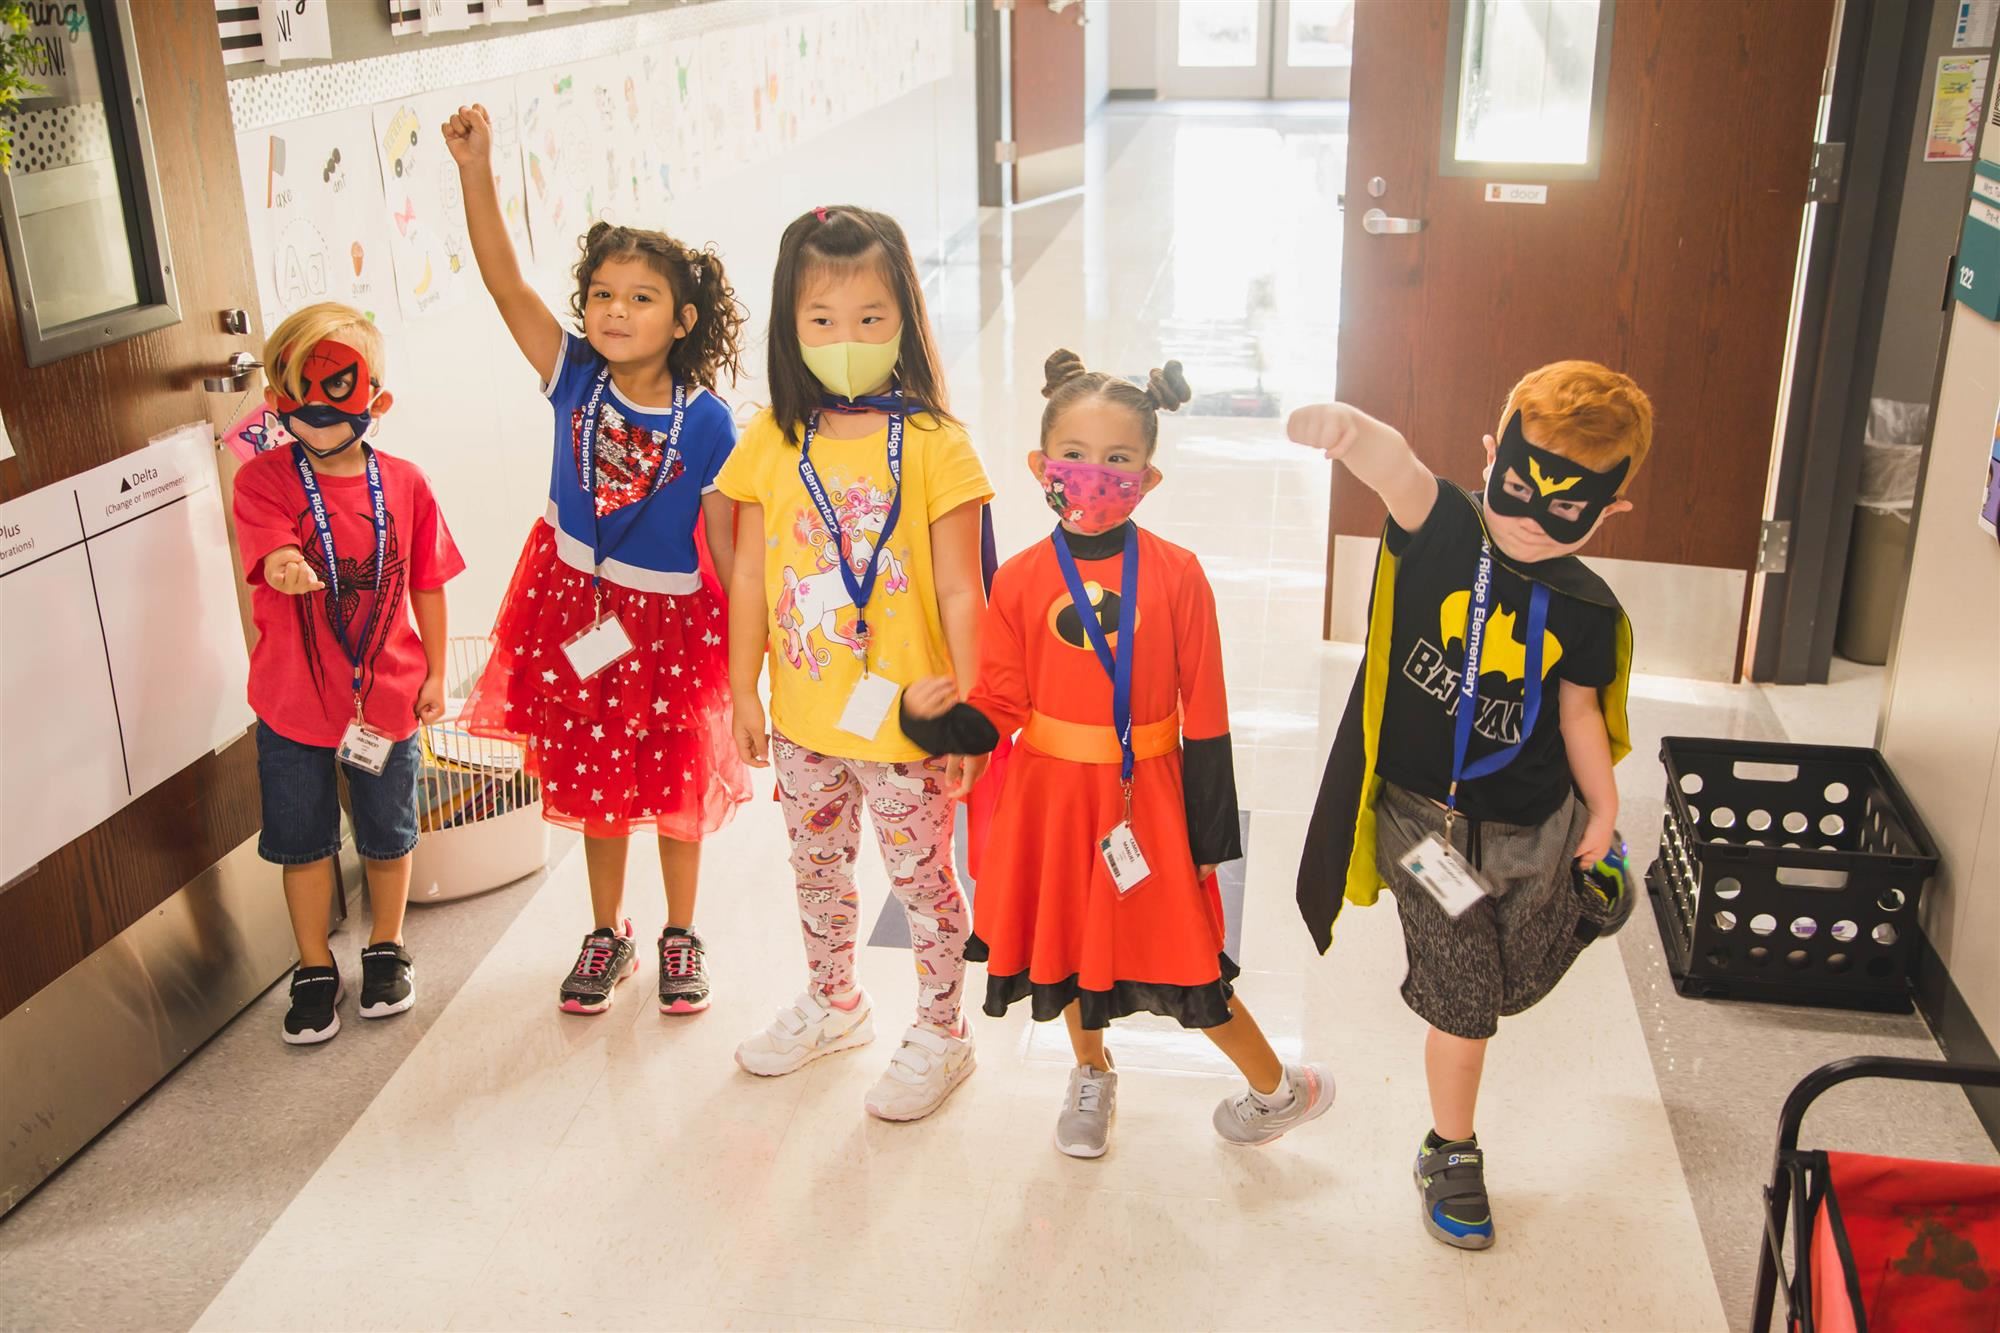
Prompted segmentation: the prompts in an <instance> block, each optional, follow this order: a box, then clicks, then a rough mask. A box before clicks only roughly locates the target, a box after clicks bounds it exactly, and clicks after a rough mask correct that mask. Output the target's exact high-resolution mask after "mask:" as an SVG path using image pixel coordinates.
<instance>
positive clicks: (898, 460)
mask: <svg viewBox="0 0 2000 1333" xmlns="http://www.w3.org/2000/svg"><path fill="white" fill-rule="evenodd" d="M896 397H897V398H898V399H901V397H902V394H901V392H898V393H897V394H896ZM817 434H819V416H818V414H817V413H815V414H814V416H813V419H812V421H811V422H810V423H809V424H808V425H807V426H806V434H805V439H803V440H801V441H800V442H799V480H800V481H803V482H804V483H805V484H806V494H807V495H810V496H811V497H812V502H813V505H814V507H816V508H817V509H818V510H819V516H820V521H821V522H823V523H825V524H826V532H827V535H828V536H829V537H832V538H833V539H834V540H835V541H836V542H838V543H839V544H840V581H841V582H842V583H844V584H846V585H847V595H848V596H849V597H851V598H853V599H854V615H855V620H854V637H855V638H857V639H859V640H860V641H861V648H862V653H863V657H862V660H861V666H862V671H863V674H866V672H867V668H868V659H867V656H866V654H867V651H868V603H869V602H870V601H871V600H872V599H873V598H874V596H875V578H876V576H877V575H878V574H880V573H881V572H882V552H884V551H886V550H888V549H889V539H890V538H891V537H893V536H895V535H896V523H897V521H898V520H899V519H901V518H902V516H903V414H902V413H901V412H900V411H897V412H891V413H889V485H890V487H891V490H890V495H889V516H888V517H887V518H886V519H884V520H883V522H882V536H881V539H880V540H879V541H878V542H876V544H875V549H874V550H873V551H871V552H869V555H868V567H867V568H866V569H864V570H862V571H861V572H860V573H858V574H857V573H856V572H855V570H854V559H853V556H852V555H850V554H849V552H848V549H847V531H846V529H844V528H842V527H841V526H840V511H839V510H837V509H835V508H834V507H833V501H832V500H831V499H829V498H828V497H827V493H826V487H825V486H823V485H821V484H820V479H819V473H817V472H815V471H813V465H812V444H813V437H814V436H815V435H817Z"/></svg>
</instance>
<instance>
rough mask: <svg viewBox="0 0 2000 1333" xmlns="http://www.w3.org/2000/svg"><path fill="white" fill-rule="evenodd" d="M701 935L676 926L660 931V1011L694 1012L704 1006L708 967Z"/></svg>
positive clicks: (668, 1012) (706, 1003)
mask: <svg viewBox="0 0 2000 1333" xmlns="http://www.w3.org/2000/svg"><path fill="white" fill-rule="evenodd" d="M705 952H706V951H705V950H704V948H703V946H702V942H701V936H699V935H697V934H695V933H694V932H693V931H691V930H682V929H681V928H680V927H679V926H668V927H667V928H666V930H665V931H663V932H661V934H660V1012H661V1013H663V1014H698V1013H700V1012H701V1011H702V1010H704V1009H706V1008H708V966H707V963H706V961H705Z"/></svg>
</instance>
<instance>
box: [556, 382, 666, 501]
mask: <svg viewBox="0 0 2000 1333" xmlns="http://www.w3.org/2000/svg"><path fill="white" fill-rule="evenodd" d="M569 434H570V450H571V453H572V456H573V457H574V458H575V460H576V471H577V477H578V478H579V479H581V478H582V476H583V409H582V408H578V409H576V410H575V411H574V412H572V413H570V431H569ZM666 450H667V434H666V432H665V431H659V430H649V429H648V428H646V427H645V426H642V425H638V424H636V423H634V422H631V421H628V420H627V419H626V417H625V414H624V413H622V412H620V411H619V410H618V409H617V408H616V407H615V406H613V405H612V404H611V403H608V402H607V403H605V404H604V405H603V406H602V407H601V408H600V409H599V411H598V418H597V496H596V500H597V515H598V517H599V518H602V517H603V516H604V515H606V514H609V513H611V512H612V511H613V510H616V509H623V508H624V507H625V506H626V505H629V504H636V503H638V502H639V501H640V500H643V499H645V498H646V495H647V492H648V491H650V490H651V489H652V485H653V474H654V473H655V472H657V471H659V468H660V458H661V456H662V455H663V454H665V453H666ZM686 472H687V464H686V462H684V461H683V460H682V458H681V456H680V454H679V452H678V451H676V452H675V453H673V454H672V456H671V457H670V458H669V460H668V462H667V471H666V475H665V476H663V477H661V478H660V485H661V486H662V487H666V486H670V485H672V484H673V483H674V482H675V481H676V480H678V479H679V478H680V477H681V476H682V475H683V474H685V473H686Z"/></svg>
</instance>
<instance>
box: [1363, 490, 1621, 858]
mask: <svg viewBox="0 0 2000 1333" xmlns="http://www.w3.org/2000/svg"><path fill="white" fill-rule="evenodd" d="M1482 536H1483V529H1482V528H1481V526H1480V521H1479V514H1478V511H1477V509H1476V508H1475V507H1474V503H1473V501H1472V500H1471V498H1470V497H1468V496H1467V495H1466V493H1465V492H1464V491H1461V490H1460V489H1459V488H1458V487H1456V486H1454V485H1452V484H1451V483H1450V482H1447V481H1443V480H1440V481H1439V482H1438V498H1437V503H1436V504H1434V505H1433V506H1432V507H1431V512H1430V517H1428V518H1427V519H1425V520H1424V524H1423V526H1422V527H1420V528H1418V529H1417V530H1416V531H1415V532H1414V533H1406V532H1404V531H1403V530H1402V529H1401V528H1398V527H1397V526H1396V525H1395V524H1394V523H1391V524H1390V525H1389V534H1388V542H1389V550H1390V551H1391V552H1392V553H1394V554H1395V555H1396V556H1397V557H1398V561H1397V567H1396V601H1395V622H1394V627H1393V631H1392V634H1391V636H1390V645H1389V682H1388V691H1387V694H1386V695H1385V697H1384V700H1383V706H1382V734H1381V742H1380V746H1379V750H1378V753H1377V754H1376V757H1375V771H1376V772H1377V773H1379V774H1381V775H1382V777H1383V778H1385V779H1387V780H1388V781H1390V782H1393V783H1395V784H1396V785H1397V786H1399V787H1403V788H1405V789H1407V790H1409V791H1413V792H1415V793H1417V794H1418V795H1419V796H1427V797H1430V798H1431V799H1432V800H1436V801H1442V800H1444V799H1445V795H1446V793H1447V792H1448V791H1449V790H1450V788H1451V750H1452V733H1453V729H1454V726H1455V722H1454V719H1455V718H1456V716H1457V711H1458V708H1459V695H1458V691H1459V672H1460V670H1461V668H1462V667H1463V666H1464V664H1465V623H1466V611H1467V609H1468V607H1469V606H1470V604H1471V600H1472V582H1473V577H1474V576H1475V574H1476V573H1477V572H1478V568H1479V547H1480V542H1481V539H1482ZM1528 598H1529V583H1528V581H1527V580H1526V579H1525V578H1523V577H1522V576H1521V575H1520V574H1518V573H1516V572H1515V571H1514V570H1513V569H1510V568H1509V567H1508V565H1507V563H1506V561H1505V557H1503V556H1502V555H1501V554H1500V552H1499V550H1498V549H1497V548H1496V549H1495V550H1494V552H1493V599H1492V602H1491V605H1490V609H1489V611H1488V614H1487V621H1486V647H1485V650H1484V651H1483V652H1482V653H1481V658H1482V659H1483V663H1484V668H1485V669H1484V670H1483V671H1482V673H1481V675H1480V678H1479V703H1478V712H1477V713H1476V714H1475V715H1474V722H1473V728H1472V741H1471V745H1470V747H1469V749H1468V752H1467V756H1466V763H1467V764H1468V766H1469V765H1471V764H1472V763H1474V762H1476V761H1477V760H1479V759H1480V758H1481V757H1483V756H1485V755H1489V754H1492V753H1494V752H1495V751H1497V750H1502V749H1505V748H1506V747H1508V746H1510V745H1512V744H1513V743H1514V742H1515V741H1516V740H1518V739H1520V735H1521V726H1522V721H1523V713H1524V702H1525V701H1524V697H1523V696H1524V691H1523V688H1522V684H1523V681H1522V677H1523V676H1524V675H1525V673H1526V661H1527V644H1526V639H1527V632H1528ZM1617 626H1618V612H1617V611H1615V610H1613V609H1612V608H1611V607H1608V606H1595V605H1592V604H1591V603H1588V602H1583V601H1579V600H1578V599H1576V598H1574V597H1567V596H1564V595H1563V594H1562V593H1560V592H1552V593H1551V594H1550V597H1549V612H1548V623H1547V625H1546V626H1545V628H1544V634H1543V640H1542V672H1543V685H1542V700H1541V707H1540V709H1539V711H1538V713H1537V716H1536V720H1535V726H1534V730H1533V731H1532V732H1531V733H1530V734H1529V736H1528V742H1527V744H1526V745H1524V746H1523V747H1522V748H1521V752H1520V754H1518V755H1516V756H1515V758H1514V761H1513V762H1512V763H1510V764H1509V765H1507V767H1505V768H1503V769H1501V770H1500V771H1499V772H1497V773H1495V774H1492V775H1491V776H1489V777H1484V778H1478V779H1475V780H1473V781H1470V782H1466V783H1463V784H1461V785H1460V787H1459V792H1458V808H1459V811H1460V813H1462V814H1464V815H1466V816H1467V817H1468V818H1472V819H1491V820H1498V821H1500V822H1501V823H1506V824H1539V823H1541V822H1542V821H1543V820H1545V819H1547V818H1548V817H1549V816H1550V815H1552V814H1554V813H1555V812H1556V811H1557V810H1558V809H1560V808H1561V806H1562V803H1563V798H1564V797H1566V796H1567V795H1568V794H1569V791H1570V788H1571V785H1572V779H1571V777H1570V771H1569V757H1568V755H1567V753H1566V752H1565V751H1564V748H1563V739H1562V687H1561V682H1563V681H1569V682H1571V683H1572V684H1575V685H1582V686H1586V687H1588V688H1591V689H1596V688H1599V687H1601V686H1604V685H1607V684H1609V683H1610V682H1611V679H1612V677H1613V675H1614V674H1615V673H1616V670H1617V649H1616V644H1617Z"/></svg>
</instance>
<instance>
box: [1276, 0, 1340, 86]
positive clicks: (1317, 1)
mask: <svg viewBox="0 0 2000 1333" xmlns="http://www.w3.org/2000/svg"><path fill="white" fill-rule="evenodd" d="M1291 11H1292V12H1291V22H1290V23H1289V24H1287V25H1286V32H1285V63H1286V64H1287V65H1290V66H1292V67H1293V68H1295V69H1329V68H1333V67H1336V66H1340V65H1352V64H1353V63H1354V0H1292V4H1291Z"/></svg>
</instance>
